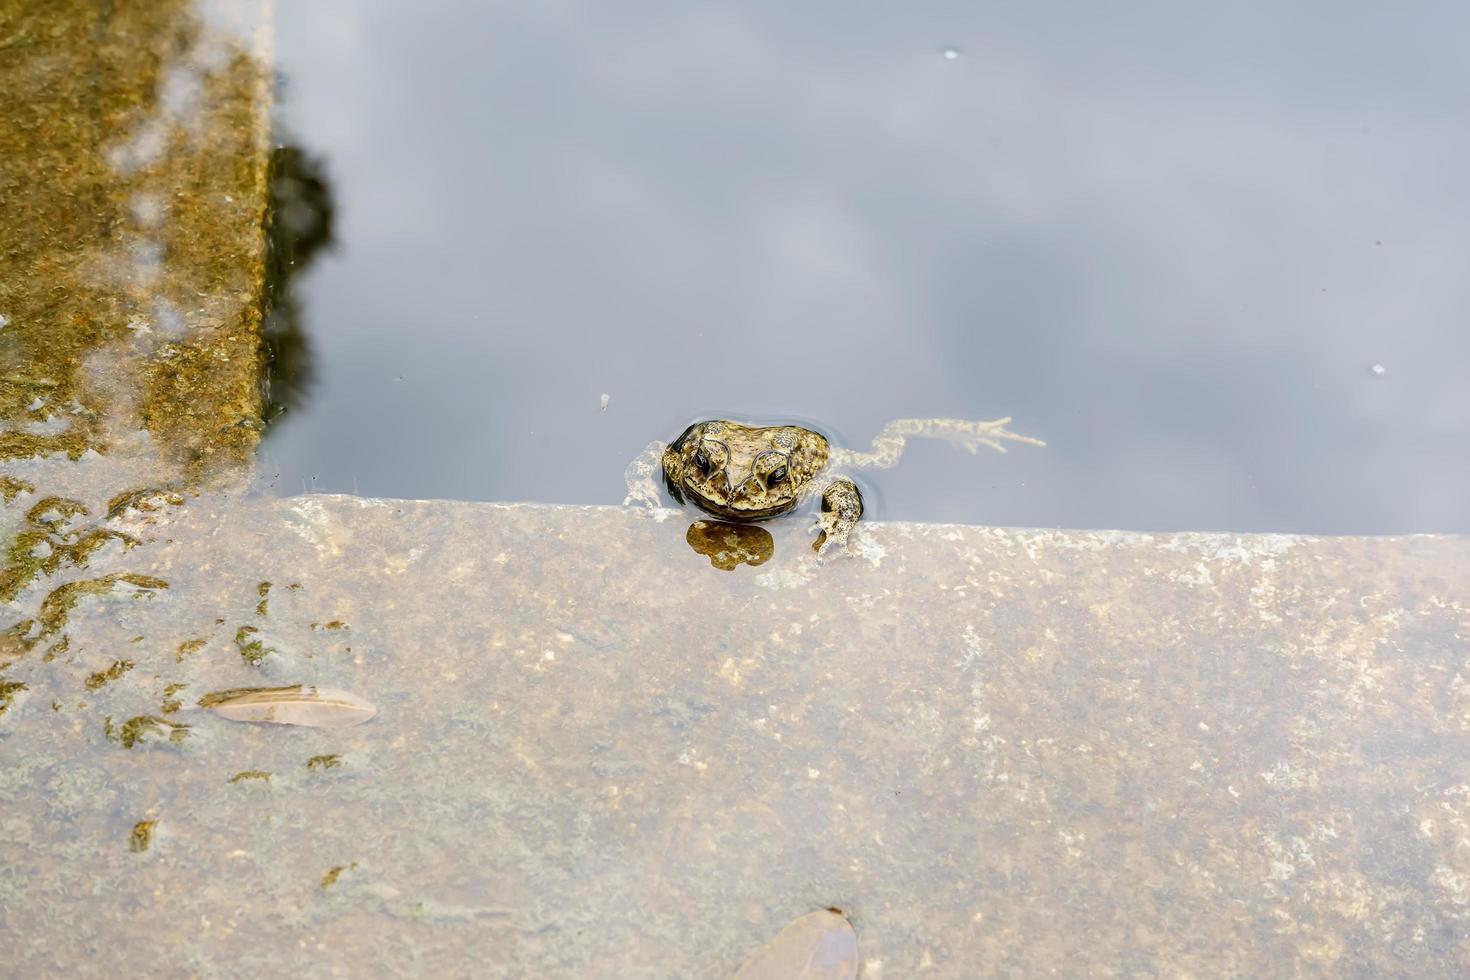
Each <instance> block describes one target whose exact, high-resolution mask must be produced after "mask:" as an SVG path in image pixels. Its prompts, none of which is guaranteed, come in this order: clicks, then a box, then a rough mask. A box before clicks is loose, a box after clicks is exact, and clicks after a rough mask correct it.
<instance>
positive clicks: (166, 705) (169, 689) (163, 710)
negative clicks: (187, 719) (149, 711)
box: [158, 684, 189, 715]
mask: <svg viewBox="0 0 1470 980" xmlns="http://www.w3.org/2000/svg"><path fill="white" fill-rule="evenodd" d="M188 686H189V685H188V684H167V685H165V686H164V688H163V704H162V705H161V706H160V707H159V709H158V711H159V713H160V714H165V715H171V714H173V713H174V712H176V711H178V710H179V709H180V708H182V707H183V706H184V702H183V701H181V700H179V699H178V698H176V697H174V695H175V694H178V693H179V692H180V691H182V690H183V689H184V688H186V687H188Z"/></svg>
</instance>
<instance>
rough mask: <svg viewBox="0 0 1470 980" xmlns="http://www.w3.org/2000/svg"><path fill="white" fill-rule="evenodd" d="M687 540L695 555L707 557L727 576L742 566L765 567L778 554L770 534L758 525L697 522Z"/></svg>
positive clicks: (690, 530) (687, 535)
mask: <svg viewBox="0 0 1470 980" xmlns="http://www.w3.org/2000/svg"><path fill="white" fill-rule="evenodd" d="M684 539H685V540H686V541H687V542H688V543H689V547H690V548H691V549H693V550H694V553H695V554H697V555H704V556H705V557H707V558H709V563H710V564H711V565H713V566H714V567H716V568H719V569H723V570H724V571H727V572H729V571H733V570H735V569H736V568H738V567H740V566H741V565H751V566H754V565H764V564H765V563H766V562H767V561H769V560H770V557H771V555H773V554H775V551H776V542H775V540H774V539H772V537H771V532H770V531H767V530H766V529H765V528H763V527H760V526H758V525H755V524H731V523H729V522H727V521H695V522H694V523H693V524H690V525H689V530H688V531H686V532H685V534H684Z"/></svg>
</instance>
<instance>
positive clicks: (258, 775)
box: [230, 769, 271, 783]
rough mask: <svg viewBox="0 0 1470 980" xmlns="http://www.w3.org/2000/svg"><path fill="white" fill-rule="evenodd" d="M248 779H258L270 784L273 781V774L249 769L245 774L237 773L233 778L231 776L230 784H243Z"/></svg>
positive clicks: (262, 770)
mask: <svg viewBox="0 0 1470 980" xmlns="http://www.w3.org/2000/svg"><path fill="white" fill-rule="evenodd" d="M247 779H258V780H260V781H262V782H266V783H268V782H270V781H271V774H270V773H268V772H266V771H265V770H264V769H247V770H245V771H244V772H237V773H235V774H234V775H233V776H231V777H230V782H231V783H243V782H244V781H245V780H247Z"/></svg>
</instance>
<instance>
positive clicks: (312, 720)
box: [199, 684, 378, 765]
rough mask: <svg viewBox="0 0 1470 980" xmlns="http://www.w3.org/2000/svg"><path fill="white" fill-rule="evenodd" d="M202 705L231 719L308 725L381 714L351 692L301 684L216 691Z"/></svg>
mask: <svg viewBox="0 0 1470 980" xmlns="http://www.w3.org/2000/svg"><path fill="white" fill-rule="evenodd" d="M199 707H201V708H208V709H209V710H211V711H213V712H214V713H215V714H217V715H219V716H220V717H221V718H228V719H229V720H230V721H256V722H264V723H269V724H275V725H302V726H305V727H308V728H348V727H351V726H352V725H361V724H362V723H363V722H365V721H367V720H368V719H370V718H372V717H373V716H374V715H376V714H377V713H378V709H377V708H376V707H374V706H373V705H372V704H371V703H369V702H367V701H364V700H363V699H362V698H360V697H358V696H357V695H355V694H352V693H350V692H348V691H338V690H335V689H333V688H330V687H305V686H302V685H300V684H296V685H293V686H291V687H246V688H234V689H232V690H228V691H216V692H214V693H213V694H206V695H204V697H202V698H200V699H199ZM308 765H309V763H308Z"/></svg>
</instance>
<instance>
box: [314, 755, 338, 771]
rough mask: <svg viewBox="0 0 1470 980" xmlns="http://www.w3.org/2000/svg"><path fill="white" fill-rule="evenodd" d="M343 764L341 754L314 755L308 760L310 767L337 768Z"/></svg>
mask: <svg viewBox="0 0 1470 980" xmlns="http://www.w3.org/2000/svg"><path fill="white" fill-rule="evenodd" d="M341 764H342V757H341V756H340V755H314V756H312V757H311V758H310V759H307V760H306V768H308V769H336V768H337V767H338V766H340V765H341Z"/></svg>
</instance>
